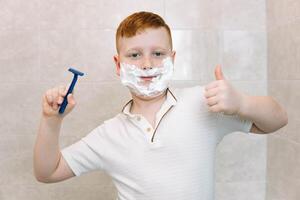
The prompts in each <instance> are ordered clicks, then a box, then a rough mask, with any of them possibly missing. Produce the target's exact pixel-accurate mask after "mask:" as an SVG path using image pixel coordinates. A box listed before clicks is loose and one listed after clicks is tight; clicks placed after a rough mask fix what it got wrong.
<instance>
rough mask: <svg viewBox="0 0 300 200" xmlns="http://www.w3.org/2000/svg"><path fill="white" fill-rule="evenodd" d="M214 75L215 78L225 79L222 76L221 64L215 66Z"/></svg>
mask: <svg viewBox="0 0 300 200" xmlns="http://www.w3.org/2000/svg"><path fill="white" fill-rule="evenodd" d="M215 77H216V80H225V77H224V76H223V72H222V68H221V65H217V66H216V68H215Z"/></svg>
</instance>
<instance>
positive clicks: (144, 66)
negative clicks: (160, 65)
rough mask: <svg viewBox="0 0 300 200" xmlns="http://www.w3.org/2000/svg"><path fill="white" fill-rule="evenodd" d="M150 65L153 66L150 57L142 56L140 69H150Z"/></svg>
mask: <svg viewBox="0 0 300 200" xmlns="http://www.w3.org/2000/svg"><path fill="white" fill-rule="evenodd" d="M152 67H153V63H152V61H151V59H150V58H148V57H146V58H144V60H143V63H142V69H143V70H147V69H152Z"/></svg>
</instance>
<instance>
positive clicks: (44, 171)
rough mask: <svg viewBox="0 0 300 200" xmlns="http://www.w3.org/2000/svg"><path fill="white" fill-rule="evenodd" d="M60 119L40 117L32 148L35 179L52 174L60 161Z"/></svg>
mask: <svg viewBox="0 0 300 200" xmlns="http://www.w3.org/2000/svg"><path fill="white" fill-rule="evenodd" d="M61 123H62V119H60V118H55V117H53V118H45V117H42V119H41V122H40V127H39V131H38V136H37V139H36V143H35V147H34V173H35V176H36V178H37V179H44V178H47V177H49V176H51V175H52V174H53V172H54V171H55V169H56V167H57V164H58V162H59V159H60V149H59V132H60V128H61Z"/></svg>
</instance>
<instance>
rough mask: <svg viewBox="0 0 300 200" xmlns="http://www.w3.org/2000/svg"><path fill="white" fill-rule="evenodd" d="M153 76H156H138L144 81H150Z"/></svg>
mask: <svg viewBox="0 0 300 200" xmlns="http://www.w3.org/2000/svg"><path fill="white" fill-rule="evenodd" d="M155 77H157V76H140V78H141V79H142V80H144V81H151V80H152V79H153V78H155Z"/></svg>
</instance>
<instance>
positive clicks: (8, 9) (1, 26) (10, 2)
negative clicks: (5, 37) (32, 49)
mask: <svg viewBox="0 0 300 200" xmlns="http://www.w3.org/2000/svg"><path fill="white" fill-rule="evenodd" d="M39 4H40V1H39V0H30V1H23V0H2V1H1V6H0V30H36V29H38V27H39V13H40V12H39Z"/></svg>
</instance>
